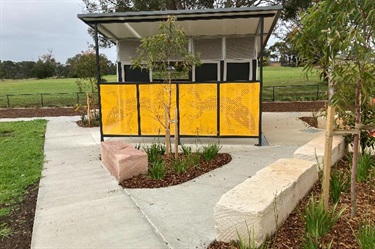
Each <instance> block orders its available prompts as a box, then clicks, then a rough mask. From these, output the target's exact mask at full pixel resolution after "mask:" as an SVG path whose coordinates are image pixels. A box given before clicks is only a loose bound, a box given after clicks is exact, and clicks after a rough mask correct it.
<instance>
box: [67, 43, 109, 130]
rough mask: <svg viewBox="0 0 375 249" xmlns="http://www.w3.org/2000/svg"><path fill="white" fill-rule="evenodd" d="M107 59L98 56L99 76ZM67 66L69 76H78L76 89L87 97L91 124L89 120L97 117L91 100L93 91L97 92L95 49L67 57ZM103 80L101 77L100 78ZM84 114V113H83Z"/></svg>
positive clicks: (104, 70) (88, 117)
mask: <svg viewBox="0 0 375 249" xmlns="http://www.w3.org/2000/svg"><path fill="white" fill-rule="evenodd" d="M108 63H109V61H108V59H107V57H106V56H105V55H103V54H101V55H100V56H99V64H100V69H101V70H100V73H101V75H100V77H101V76H102V75H103V73H105V72H106V71H107V67H108ZM66 64H67V66H68V67H69V70H70V74H71V76H74V77H77V78H79V80H77V86H78V90H79V91H80V92H84V93H86V97H87V120H88V124H89V126H91V120H93V119H95V118H97V117H98V115H97V113H96V107H95V103H94V102H93V100H94V99H95V98H94V93H95V92H97V90H98V87H97V79H96V55H95V51H92V50H87V51H85V52H82V53H81V54H77V55H75V56H74V57H72V58H69V59H68V60H67V62H66ZM101 80H103V79H101ZM83 116H84V115H83Z"/></svg>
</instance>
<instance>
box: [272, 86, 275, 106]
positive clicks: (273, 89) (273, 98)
mask: <svg viewBox="0 0 375 249" xmlns="http://www.w3.org/2000/svg"><path fill="white" fill-rule="evenodd" d="M272 101H274V102H275V86H273V87H272Z"/></svg>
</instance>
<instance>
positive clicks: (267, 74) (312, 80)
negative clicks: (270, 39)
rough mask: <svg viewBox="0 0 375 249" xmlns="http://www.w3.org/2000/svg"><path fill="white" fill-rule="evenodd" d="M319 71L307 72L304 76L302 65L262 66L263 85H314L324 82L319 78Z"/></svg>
mask: <svg viewBox="0 0 375 249" xmlns="http://www.w3.org/2000/svg"><path fill="white" fill-rule="evenodd" d="M319 74H320V72H319V71H317V72H316V73H309V74H308V77H306V74H305V72H304V71H303V68H302V67H276V66H275V67H272V66H268V67H264V68H263V82H264V86H290V85H315V84H322V85H326V83H324V82H322V81H321V80H320V78H319Z"/></svg>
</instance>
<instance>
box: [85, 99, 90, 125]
mask: <svg viewBox="0 0 375 249" xmlns="http://www.w3.org/2000/svg"><path fill="white" fill-rule="evenodd" d="M86 100H87V121H88V123H89V127H91V112H90V109H91V107H90V94H89V93H87V95H86Z"/></svg>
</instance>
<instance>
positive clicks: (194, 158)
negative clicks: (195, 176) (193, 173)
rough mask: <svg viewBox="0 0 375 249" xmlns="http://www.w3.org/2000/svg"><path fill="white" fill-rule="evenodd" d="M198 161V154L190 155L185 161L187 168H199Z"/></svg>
mask: <svg viewBox="0 0 375 249" xmlns="http://www.w3.org/2000/svg"><path fill="white" fill-rule="evenodd" d="M199 159H200V155H199V153H191V154H190V155H188V156H187V157H186V160H187V162H188V164H189V167H194V168H195V167H199Z"/></svg>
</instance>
